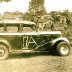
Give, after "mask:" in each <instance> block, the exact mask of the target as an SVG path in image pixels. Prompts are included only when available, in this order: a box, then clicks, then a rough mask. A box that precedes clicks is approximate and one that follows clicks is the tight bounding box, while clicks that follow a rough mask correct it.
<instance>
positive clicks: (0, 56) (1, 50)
mask: <svg viewBox="0 0 72 72" xmlns="http://www.w3.org/2000/svg"><path fill="white" fill-rule="evenodd" d="M8 56H9V52H8V49H7V48H6V46H4V45H0V60H5V59H7V58H8Z"/></svg>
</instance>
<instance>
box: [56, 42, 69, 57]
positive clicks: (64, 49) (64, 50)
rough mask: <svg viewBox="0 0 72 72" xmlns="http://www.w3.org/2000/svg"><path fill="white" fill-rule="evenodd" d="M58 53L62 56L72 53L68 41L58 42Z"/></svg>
mask: <svg viewBox="0 0 72 72" xmlns="http://www.w3.org/2000/svg"><path fill="white" fill-rule="evenodd" d="M56 49H57V53H58V54H59V55H61V56H67V55H69V53H70V45H69V44H68V43H66V42H60V43H58V44H57V48H56Z"/></svg>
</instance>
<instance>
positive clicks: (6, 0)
mask: <svg viewBox="0 0 72 72" xmlns="http://www.w3.org/2000/svg"><path fill="white" fill-rule="evenodd" d="M3 1H4V2H9V1H11V0H0V2H3Z"/></svg>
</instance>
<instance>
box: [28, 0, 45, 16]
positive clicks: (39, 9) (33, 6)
mask: <svg viewBox="0 0 72 72" xmlns="http://www.w3.org/2000/svg"><path fill="white" fill-rule="evenodd" d="M29 5H30V6H29V10H28V11H29V13H31V14H38V15H44V14H46V11H45V8H44V0H31V2H30V3H29Z"/></svg>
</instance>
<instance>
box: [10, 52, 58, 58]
mask: <svg viewBox="0 0 72 72" xmlns="http://www.w3.org/2000/svg"><path fill="white" fill-rule="evenodd" d="M37 56H58V55H57V54H55V53H51V52H38V53H13V54H10V56H9V59H20V58H31V57H37Z"/></svg>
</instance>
